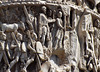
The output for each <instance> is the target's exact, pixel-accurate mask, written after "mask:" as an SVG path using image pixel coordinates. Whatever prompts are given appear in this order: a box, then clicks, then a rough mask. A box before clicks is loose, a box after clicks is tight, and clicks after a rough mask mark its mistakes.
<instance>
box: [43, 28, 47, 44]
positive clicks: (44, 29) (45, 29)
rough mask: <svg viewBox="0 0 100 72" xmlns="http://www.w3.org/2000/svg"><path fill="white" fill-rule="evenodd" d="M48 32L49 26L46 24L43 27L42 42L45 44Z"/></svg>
mask: <svg viewBox="0 0 100 72" xmlns="http://www.w3.org/2000/svg"><path fill="white" fill-rule="evenodd" d="M46 34H47V28H46V27H45V26H43V28H42V44H43V45H44V44H45V37H46Z"/></svg>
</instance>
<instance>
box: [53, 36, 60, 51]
mask: <svg viewBox="0 0 100 72" xmlns="http://www.w3.org/2000/svg"><path fill="white" fill-rule="evenodd" d="M58 41H59V39H58V38H56V40H55V43H54V49H57V47H58Z"/></svg>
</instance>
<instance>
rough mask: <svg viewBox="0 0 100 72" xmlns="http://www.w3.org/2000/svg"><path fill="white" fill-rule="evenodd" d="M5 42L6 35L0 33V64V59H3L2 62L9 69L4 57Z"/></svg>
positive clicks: (6, 59)
mask: <svg viewBox="0 0 100 72" xmlns="http://www.w3.org/2000/svg"><path fill="white" fill-rule="evenodd" d="M5 40H6V34H4V32H2V31H1V32H0V62H1V60H2V58H3V59H4V62H5V63H6V65H8V67H9V61H8V58H7V55H6V52H5V50H6V48H5Z"/></svg>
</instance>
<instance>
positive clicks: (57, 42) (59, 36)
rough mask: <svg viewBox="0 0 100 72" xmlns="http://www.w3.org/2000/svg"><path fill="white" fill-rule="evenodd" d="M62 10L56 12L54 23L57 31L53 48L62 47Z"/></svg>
mask: <svg viewBox="0 0 100 72" xmlns="http://www.w3.org/2000/svg"><path fill="white" fill-rule="evenodd" d="M61 17H62V12H61V11H59V12H58V18H57V19H56V24H57V32H56V40H55V46H54V48H55V49H57V48H58V47H59V48H62V40H63V29H64V27H63V22H62V19H61Z"/></svg>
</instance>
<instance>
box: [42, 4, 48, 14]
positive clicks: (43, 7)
mask: <svg viewBox="0 0 100 72" xmlns="http://www.w3.org/2000/svg"><path fill="white" fill-rule="evenodd" d="M46 10H47V8H46V6H42V11H43V13H45V14H46Z"/></svg>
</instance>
